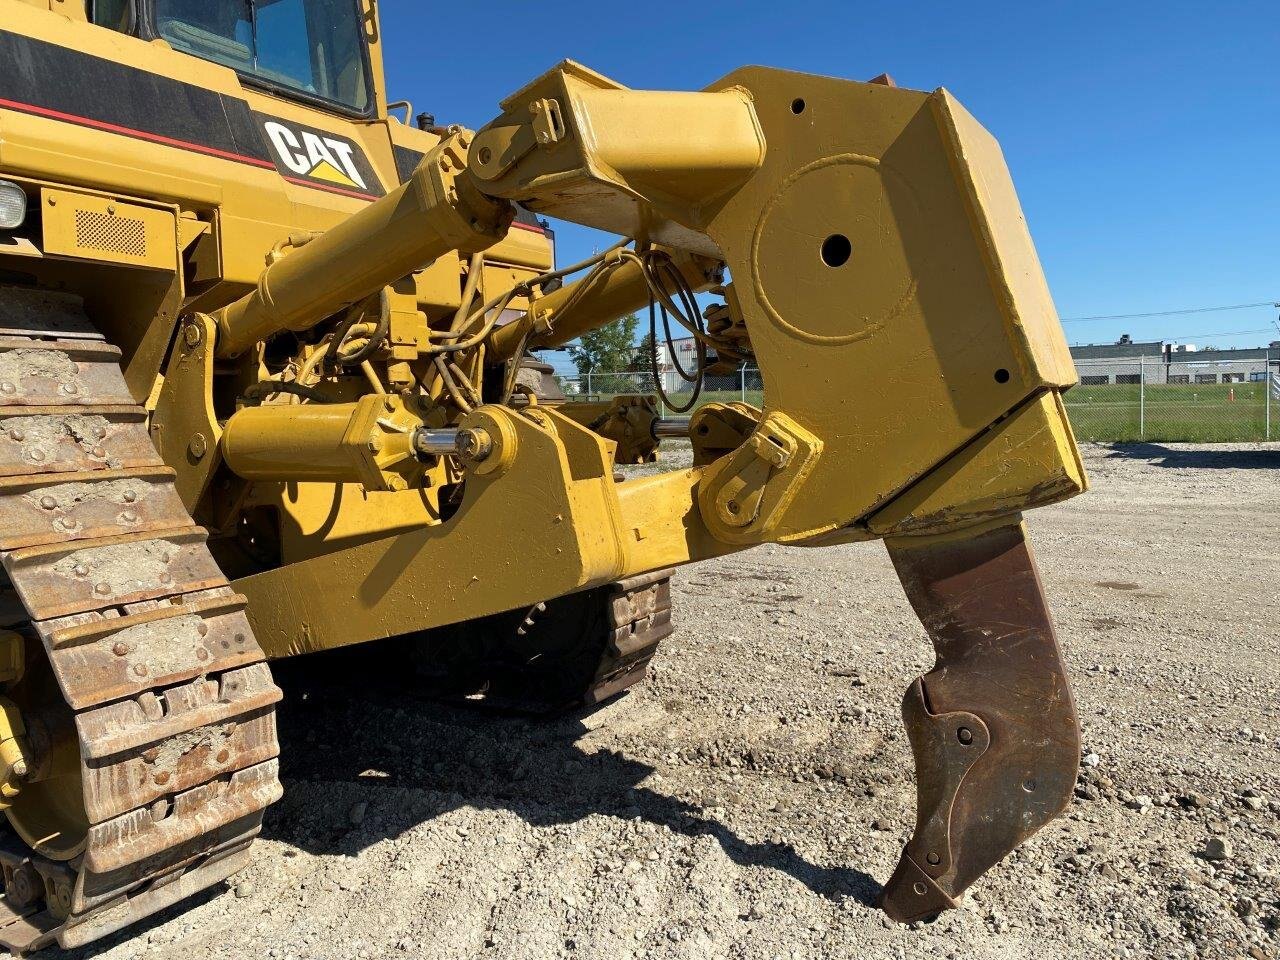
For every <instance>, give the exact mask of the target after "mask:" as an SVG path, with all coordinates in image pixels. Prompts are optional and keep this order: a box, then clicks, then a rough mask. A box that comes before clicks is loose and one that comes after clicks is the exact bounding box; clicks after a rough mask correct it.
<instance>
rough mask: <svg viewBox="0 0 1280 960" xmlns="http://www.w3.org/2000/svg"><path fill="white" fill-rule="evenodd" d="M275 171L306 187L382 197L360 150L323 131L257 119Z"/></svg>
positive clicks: (266, 118)
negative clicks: (267, 144)
mask: <svg viewBox="0 0 1280 960" xmlns="http://www.w3.org/2000/svg"><path fill="white" fill-rule="evenodd" d="M258 119H259V121H260V122H261V124H262V131H263V133H265V134H266V136H267V141H268V142H269V143H270V144H271V155H272V159H273V160H275V163H276V169H277V170H279V171H280V173H281V175H282V176H284V178H285V179H286V180H290V181H292V182H294V183H304V184H306V185H307V186H315V187H320V188H321V189H326V188H327V189H330V190H332V191H334V192H337V193H352V194H357V195H359V196H367V197H376V196H381V195H382V193H383V190H382V185H381V184H380V183H379V182H378V178H377V176H376V175H375V174H374V172H373V170H372V168H371V167H370V165H369V161H368V158H367V157H365V155H364V151H363V150H361V149H360V147H359V146H358V145H357V144H356V143H354V142H352V141H351V140H347V139H345V138H343V137H339V136H336V135H335V134H332V133H329V132H327V131H324V130H315V129H312V128H310V127H303V126H300V125H299V124H296V123H286V122H285V121H283V120H280V119H277V118H275V117H265V116H261V115H259V118H258Z"/></svg>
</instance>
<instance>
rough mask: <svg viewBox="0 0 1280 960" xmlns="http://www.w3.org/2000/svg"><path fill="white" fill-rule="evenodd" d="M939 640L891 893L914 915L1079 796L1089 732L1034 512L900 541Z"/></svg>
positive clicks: (907, 575) (912, 722) (929, 910)
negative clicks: (1065, 655) (1065, 657)
mask: <svg viewBox="0 0 1280 960" xmlns="http://www.w3.org/2000/svg"><path fill="white" fill-rule="evenodd" d="M887 546H888V548H889V555H890V557H891V558H892V560H893V564H894V567H895V568H896V569H897V571H898V576H899V577H900V578H901V580H902V585H903V588H904V590H905V591H906V594H907V598H908V599H909V600H910V601H911V605H912V606H913V607H914V608H915V611H916V614H917V615H918V616H919V617H920V620H921V622H922V623H923V624H924V626H925V629H926V630H927V631H928V633H929V637H930V639H932V641H933V645H934V649H935V650H936V652H937V663H936V665H935V666H934V668H933V670H931V671H930V672H929V673H927V674H925V675H924V676H923V677H919V678H917V679H916V680H915V682H914V683H912V684H911V686H910V687H909V688H908V689H907V695H906V699H905V700H904V701H903V706H902V714H903V719H904V721H905V722H906V727H907V736H908V738H909V739H910V741H911V749H912V752H913V753H914V755H915V762H916V777H917V810H916V828H915V832H914V833H913V834H912V836H911V839H910V840H909V841H908V842H907V845H906V848H905V849H904V850H903V851H902V858H901V860H900V861H899V862H898V867H897V869H896V870H895V871H894V873H893V876H892V877H891V878H890V879H889V882H888V884H886V885H885V890H884V895H883V899H882V901H881V906H882V907H883V908H884V911H885V913H887V914H888V915H889V916H890V917H891V918H893V919H894V920H897V921H898V922H901V923H908V922H911V921H914V920H924V919H928V918H931V917H933V916H935V915H936V914H938V913H939V912H940V911H942V910H945V909H948V908H951V907H955V906H958V899H959V897H960V896H961V894H962V893H963V892H964V890H965V889H966V888H967V887H968V886H969V885H970V884H972V883H973V882H974V881H975V880H976V879H978V877H980V876H982V874H983V873H985V872H986V871H987V870H988V869H989V868H990V867H992V866H993V865H994V864H996V863H997V862H999V861H1000V860H1001V859H1002V858H1003V857H1004V856H1005V855H1006V854H1008V853H1009V852H1010V851H1011V850H1013V849H1014V848H1015V847H1016V846H1018V844H1020V843H1022V841H1024V840H1026V839H1027V838H1028V837H1030V836H1031V835H1032V834H1033V833H1035V832H1036V831H1037V830H1038V829H1040V827H1042V826H1044V825H1045V824H1046V823H1048V822H1049V821H1050V820H1052V819H1053V818H1054V817H1056V816H1057V815H1058V814H1059V813H1061V812H1062V810H1063V809H1064V808H1065V807H1066V805H1067V804H1068V802H1069V801H1070V799H1071V795H1072V791H1073V789H1074V786H1075V779H1076V771H1077V768H1078V766H1079V762H1080V732H1079V724H1078V722H1077V720H1076V710H1075V704H1074V702H1073V700H1072V696H1071V688H1070V685H1069V684H1068V682H1067V676H1066V672H1065V669H1064V665H1063V662H1062V654H1061V652H1060V651H1059V649H1058V641H1057V637H1056V636H1055V634H1054V628H1053V621H1052V619H1051V618H1050V615H1049V610H1048V607H1047V605H1046V603H1045V598H1044V591H1043V589H1042V587H1041V584H1040V578H1039V576H1038V575H1037V573H1036V567H1035V562H1034V560H1033V559H1032V556H1031V550H1030V547H1029V546H1028V544H1027V541H1026V536H1025V532H1024V530H1023V527H1022V524H1021V518H1020V517H1018V518H1013V522H1011V523H1009V524H1007V525H1003V526H997V527H995V528H988V529H985V530H983V531H982V532H976V533H967V532H964V531H961V532H958V533H953V534H949V535H944V536H939V537H903V538H894V539H890V540H889V541H887Z"/></svg>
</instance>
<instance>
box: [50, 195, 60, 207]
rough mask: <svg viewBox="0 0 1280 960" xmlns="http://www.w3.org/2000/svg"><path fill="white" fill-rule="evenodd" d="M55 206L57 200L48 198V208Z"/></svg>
mask: <svg viewBox="0 0 1280 960" xmlns="http://www.w3.org/2000/svg"><path fill="white" fill-rule="evenodd" d="M57 205H58V198H57V197H50V198H49V206H51V207H56V206H57Z"/></svg>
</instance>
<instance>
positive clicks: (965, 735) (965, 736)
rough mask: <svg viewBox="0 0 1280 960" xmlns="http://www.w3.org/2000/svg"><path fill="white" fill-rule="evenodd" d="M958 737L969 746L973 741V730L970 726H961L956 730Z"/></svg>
mask: <svg viewBox="0 0 1280 960" xmlns="http://www.w3.org/2000/svg"><path fill="white" fill-rule="evenodd" d="M956 738H957V739H958V740H959V741H960V742H961V743H963V744H964V745H965V746H966V747H967V746H968V745H969V744H971V743H973V731H972V730H970V729H969V728H968V727H961V728H960V729H959V730H957V731H956Z"/></svg>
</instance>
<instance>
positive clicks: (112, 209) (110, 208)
mask: <svg viewBox="0 0 1280 960" xmlns="http://www.w3.org/2000/svg"><path fill="white" fill-rule="evenodd" d="M115 212H116V205H115V204H114V203H109V204H107V213H115Z"/></svg>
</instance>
